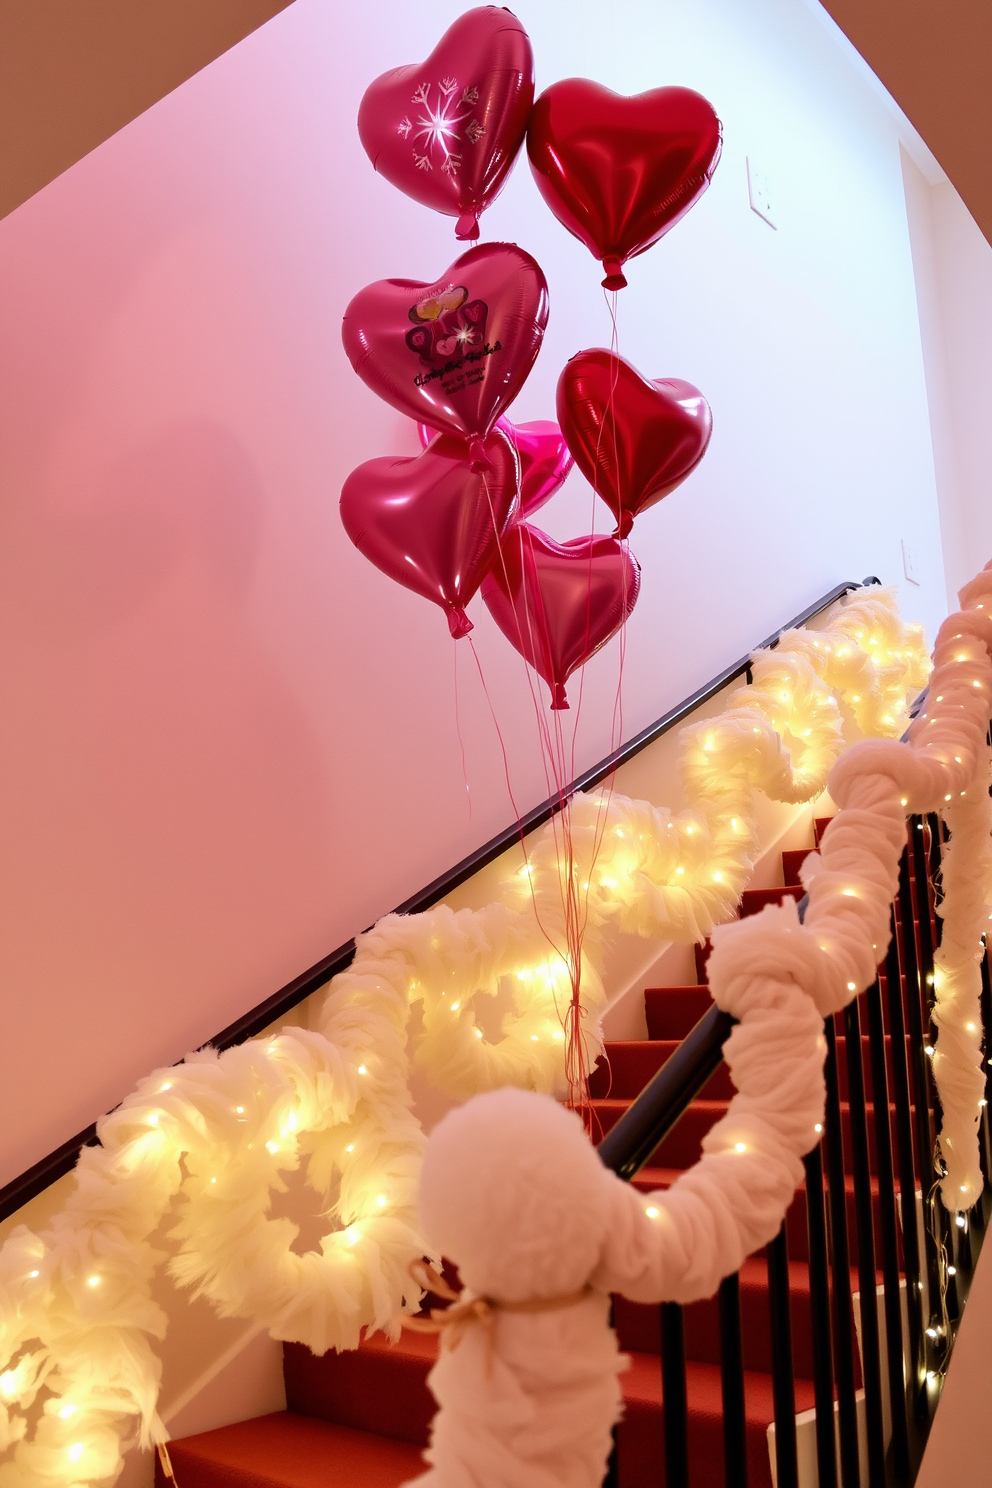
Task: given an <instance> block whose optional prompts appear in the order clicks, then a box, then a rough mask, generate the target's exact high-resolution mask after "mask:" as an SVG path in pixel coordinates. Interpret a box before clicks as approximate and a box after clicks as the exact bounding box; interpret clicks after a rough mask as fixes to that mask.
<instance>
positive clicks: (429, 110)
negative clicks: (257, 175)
mask: <svg viewBox="0 0 992 1488" xmlns="http://www.w3.org/2000/svg"><path fill="white" fill-rule="evenodd" d="M533 102H534V57H533V53H532V52H531V46H530V42H529V40H528V39H527V32H526V31H525V30H524V28H523V26H521V24H520V22H519V21H518V20H517V18H516V16H514V15H511V13H510V12H509V11H508V10H503V9H501V8H500V7H498V6H495V5H483V6H479V7H478V8H477V9H475V10H468V11H466V12H465V14H464V15H461V16H459V17H458V19H457V21H455V23H454V24H453V25H452V26H449V27H448V29H447V31H446V32H445V33H444V35H443V36H442V37H441V40H440V41H439V42H438V44H437V46H436V47H435V48H434V50H433V52H431V54H430V56H429V57H428V58H427V59H426V61H424V62H414V63H411V64H410V66H409V67H394V68H393V70H392V71H391V72H385V73H383V75H382V77H379V78H376V80H375V82H374V83H372V84H371V85H370V86H369V87H368V88H367V89H366V91H365V96H364V97H363V99H362V102H361V107H360V108H359V110H358V133H359V137H360V138H361V141H362V145H363V146H364V149H365V153H366V155H367V156H368V157H369V159H370V160H371V162H372V164H373V165H374V166H375V168H376V170H377V171H379V172H380V174H382V175H384V176H385V177H386V180H387V181H391V182H392V184H393V185H394V186H398V187H399V189H400V190H401V191H405V192H406V194H407V196H412V197H413V199H414V201H419V202H422V203H423V205H424V206H425V207H433V209H434V210H435V211H436V212H444V213H445V214H446V215H447V216H449V217H457V218H458V222H457V224H456V226H455V236H456V237H458V238H468V239H474V238H477V237H478V236H479V223H478V215H479V213H480V212H482V211H484V210H485V208H486V207H488V206H489V204H490V203H491V202H492V201H493V199H494V198H495V197H496V196H497V195H498V193H499V191H500V189H501V187H502V185H503V182H504V181H505V180H506V177H507V174H508V173H509V170H510V167H511V166H512V165H513V162H514V160H515V159H516V157H517V154H518V152H519V150H520V146H521V145H522V144H523V139H524V133H525V131H526V129H527V120H528V118H529V117H530V110H531V105H532V103H533Z"/></svg>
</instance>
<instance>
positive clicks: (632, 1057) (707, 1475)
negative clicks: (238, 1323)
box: [158, 822, 881, 1488]
mask: <svg viewBox="0 0 992 1488" xmlns="http://www.w3.org/2000/svg"><path fill="white" fill-rule="evenodd" d="M816 825H817V827H818V828H819V827H821V826H822V825H825V823H820V822H818V823H817V824H816ZM817 835H819V833H818V834H817ZM807 852H808V849H802V850H801V851H796V852H786V853H784V854H783V869H784V878H785V883H786V885H787V887H785V888H784V889H755V890H749V891H748V892H746V893H745V894H744V898H743V903H742V905H741V914H742V915H747V914H756V913H758V912H759V911H760V910H761V909H762V908H763V907H764V906H765V905H766V904H768V903H777V902H779V901H780V900H781V899H782V898H783V897H784V896H785V895H786V894H791V895H793V896H794V897H796V898H797V899H798V898H800V897H801V896H802V892H803V891H802V889H801V888H800V887H799V886H798V879H799V865H800V864H801V862H802V860H803V858H804V857H805V856H806V855H807ZM707 950H708V948H702V949H699V950H697V954H696V963H697V969H698V972H699V974H700V976H701V978H703V979H704V978H705V961H706V954H707ZM645 997H646V1013H647V1027H648V1037H647V1040H646V1041H639V1042H636V1043H613V1044H608V1045H607V1055H608V1061H609V1064H608V1067H607V1065H606V1064H605V1063H601V1064H600V1066H599V1067H598V1068H597V1069H596V1071H595V1072H594V1075H593V1079H592V1087H591V1093H592V1096H593V1097H594V1101H593V1104H594V1108H595V1111H596V1114H597V1117H598V1119H599V1122H600V1124H601V1127H602V1130H603V1131H604V1132H606V1131H607V1130H609V1128H610V1127H611V1126H612V1125H613V1123H614V1122H615V1121H616V1120H617V1119H618V1117H619V1116H620V1114H621V1113H622V1112H623V1111H624V1110H625V1109H626V1108H627V1106H628V1105H629V1104H630V1102H631V1101H632V1100H633V1099H634V1097H635V1096H637V1095H638V1094H639V1092H640V1091H641V1089H642V1088H643V1087H644V1085H645V1084H646V1083H647V1081H648V1080H649V1079H650V1078H651V1076H652V1075H653V1074H654V1073H655V1071H656V1070H657V1069H658V1068H659V1067H660V1066H661V1065H662V1064H663V1063H664V1062H665V1060H666V1059H667V1058H668V1057H669V1056H670V1055H671V1054H672V1052H673V1051H674V1050H675V1048H676V1047H677V1045H678V1043H679V1041H680V1040H681V1039H682V1038H684V1037H685V1035H686V1034H687V1033H688V1032H689V1031H690V1029H691V1028H692V1027H693V1025H694V1024H695V1023H696V1022H698V1020H699V1019H700V1018H701V1017H702V1016H703V1014H704V1013H705V1012H706V1010H707V1008H708V1007H709V1006H710V998H709V994H708V991H707V989H706V986H705V982H704V984H703V985H696V986H690V987H659V988H655V989H651V990H649V991H648V992H647V993H646V994H645ZM837 1042H838V1066H839V1069H840V1070H841V1071H842V1072H845V1073H846V1062H845V1060H844V1058H843V1051H844V1039H843V1035H842V1033H841V1035H840V1036H839V1037H838V1041H837ZM864 1044H865V1065H866V1076H868V1075H869V1074H870V1071H869V1070H868V1069H867V1064H868V1060H867V1039H865V1040H864ZM730 1095H731V1085H730V1080H729V1075H728V1072H727V1068H726V1066H725V1065H721V1066H720V1068H719V1069H718V1070H717V1071H716V1073H715V1074H714V1075H713V1076H712V1078H711V1079H710V1081H709V1082H708V1084H707V1085H706V1086H705V1087H704V1089H703V1091H702V1094H701V1096H700V1098H699V1099H697V1100H696V1101H694V1102H693V1104H692V1105H691V1106H690V1107H689V1109H688V1110H687V1111H686V1113H685V1115H684V1116H683V1117H682V1119H681V1121H680V1122H679V1123H678V1125H677V1126H676V1128H675V1129H674V1131H673V1132H672V1133H671V1134H670V1136H669V1137H667V1138H666V1139H665V1141H663V1142H662V1143H661V1145H660V1146H659V1147H658V1148H657V1149H656V1151H655V1152H654V1154H653V1155H652V1158H651V1163H650V1166H649V1167H647V1168H645V1169H643V1170H642V1172H641V1174H640V1175H639V1177H638V1178H637V1179H636V1180H635V1182H636V1185H637V1187H639V1188H641V1189H644V1190H649V1189H656V1188H664V1187H667V1186H668V1184H670V1183H671V1182H672V1181H673V1180H674V1179H675V1178H676V1177H677V1176H678V1174H679V1172H680V1171H682V1170H684V1169H685V1168H687V1167H689V1166H691V1164H692V1163H694V1162H695V1161H696V1159H697V1157H698V1156H699V1152H700V1145H699V1144H700V1141H701V1139H702V1137H703V1136H704V1134H705V1133H706V1132H707V1131H708V1130H709V1128H710V1127H711V1126H712V1124H713V1123H714V1122H715V1121H716V1120H717V1119H718V1117H719V1116H721V1115H722V1114H723V1112H724V1111H725V1110H726V1107H727V1101H728V1100H729V1098H730ZM841 1095H842V1097H843V1096H845V1095H846V1085H845V1084H843V1083H842V1087H841ZM868 1099H869V1100H870V1099H871V1086H870V1080H869V1085H868ZM843 1113H844V1119H845V1145H846V1146H849V1135H848V1131H847V1126H846V1122H847V1107H846V1105H845V1106H844V1107H843ZM868 1114H869V1129H870V1128H871V1107H869V1112H868ZM848 1156H849V1154H848ZM846 1165H847V1164H846ZM848 1185H849V1187H848V1206H849V1208H848V1230H849V1235H850V1243H851V1264H852V1266H853V1265H855V1264H856V1261H857V1243H856V1230H855V1223H854V1213H853V1191H852V1186H851V1183H850V1180H848ZM786 1227H787V1234H788V1246H789V1256H790V1265H789V1270H790V1283H791V1300H792V1308H791V1310H792V1328H793V1350H794V1362H795V1375H796V1410H797V1411H804V1410H808V1409H810V1408H811V1407H812V1405H813V1383H812V1378H813V1361H812V1341H811V1329H810V1308H809V1281H808V1272H807V1265H806V1260H807V1231H806V1207H805V1195H804V1192H803V1191H802V1190H800V1191H799V1193H797V1195H796V1197H795V1199H794V1200H793V1203H792V1206H791V1208H790V1210H789V1213H788V1216H787V1220H786ZM876 1228H877V1219H876ZM879 1280H881V1277H879ZM740 1281H741V1312H742V1320H743V1339H744V1364H745V1370H746V1375H745V1393H746V1401H747V1456H748V1470H749V1479H750V1483H751V1484H752V1485H753V1488H771V1483H772V1478H771V1471H770V1467H769V1457H768V1447H767V1440H766V1431H767V1427H768V1424H769V1422H770V1421H771V1420H772V1419H773V1416H774V1409H773V1401H772V1376H771V1341H770V1335H769V1324H768V1318H769V1307H768V1294H767V1293H768V1287H767V1268H766V1264H765V1260H764V1258H763V1257H761V1256H756V1257H752V1258H751V1259H750V1260H748V1261H747V1262H746V1263H745V1266H744V1268H743V1270H742V1272H741V1278H740ZM857 1287H858V1281H857V1275H856V1273H853V1274H852V1290H857ZM615 1318H616V1326H617V1329H618V1332H619V1335H620V1342H621V1345H622V1347H623V1348H624V1349H625V1350H626V1351H627V1352H628V1353H629V1355H630V1360H631V1363H630V1368H629V1370H628V1371H627V1373H626V1374H625V1375H624V1376H623V1389H624V1396H625V1400H626V1407H625V1414H624V1419H623V1421H622V1423H621V1425H620V1428H619V1459H620V1484H621V1488H641V1485H646V1484H649V1483H650V1484H658V1483H663V1481H664V1449H663V1437H662V1432H663V1407H662V1392H661V1369H660V1359H659V1347H660V1345H659V1315H658V1309H657V1307H642V1306H638V1305H636V1304H633V1303H630V1302H626V1301H624V1300H623V1299H620V1298H618V1299H617V1302H616V1311H615ZM685 1331H686V1354H687V1358H688V1366H687V1373H688V1378H687V1392H688V1404H689V1434H690V1436H689V1450H690V1461H691V1463H692V1478H693V1483H694V1485H698V1488H718V1485H722V1484H723V1481H724V1477H723V1438H722V1428H721V1389H720V1367H719V1364H720V1329H719V1318H718V1310H717V1302H716V1299H713V1300H712V1301H708V1302H701V1303H696V1304H694V1305H693V1306H691V1307H688V1308H686V1310H685ZM436 1347H437V1344H436V1340H435V1339H434V1338H432V1337H430V1336H424V1335H422V1334H418V1333H410V1332H405V1333H404V1334H403V1336H402V1339H401V1340H400V1342H399V1343H398V1344H396V1345H390V1344H388V1343H385V1342H384V1341H383V1339H382V1337H381V1335H380V1336H377V1337H375V1338H372V1339H370V1340H369V1341H368V1342H366V1343H364V1344H363V1345H362V1346H361V1348H359V1349H358V1350H357V1351H356V1352H353V1353H345V1354H335V1353H333V1352H331V1353H328V1354H325V1355H324V1356H323V1357H322V1358H316V1357H315V1356H314V1355H312V1354H311V1353H310V1352H309V1350H307V1349H306V1348H303V1347H301V1346H299V1345H296V1344H287V1345H286V1346H285V1348H284V1364H283V1368H284V1374H285V1381H286V1399H287V1405H288V1409H287V1410H286V1411H285V1412H280V1413H279V1414H276V1415H270V1416H263V1417H260V1418H258V1419H256V1420H251V1421H246V1422H243V1423H241V1424H238V1425H234V1426H225V1427H222V1428H220V1429H219V1430H216V1431H208V1432H204V1433H203V1434H201V1435H199V1436H193V1437H188V1438H186V1439H185V1440H183V1441H177V1442H173V1443H172V1444H171V1445H170V1452H171V1456H172V1463H173V1467H174V1469H175V1474H176V1481H177V1483H178V1485H179V1488H233V1485H235V1484H242V1485H245V1488H263V1485H264V1488H269V1485H271V1488H318V1485H320V1488H396V1485H398V1484H400V1483H402V1482H404V1481H405V1480H406V1479H408V1478H411V1477H415V1476H416V1475H417V1474H418V1472H423V1471H424V1470H425V1467H424V1464H423V1461H422V1458H421V1456H420V1451H421V1448H422V1447H423V1446H424V1445H426V1442H427V1438H428V1428H429V1424H430V1420H431V1417H432V1415H433V1410H434V1406H433V1400H432V1398H431V1396H430V1393H429V1391H428V1389H427V1385H426V1377H427V1374H428V1371H429V1369H430V1367H431V1363H432V1361H433V1359H434V1357H435V1351H436ZM859 1383H860V1382H859ZM159 1471H160V1470H159ZM158 1488H164V1485H163V1480H162V1478H161V1475H160V1476H159V1480H158Z"/></svg>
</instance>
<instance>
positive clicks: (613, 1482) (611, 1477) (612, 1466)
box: [603, 1297, 620, 1488]
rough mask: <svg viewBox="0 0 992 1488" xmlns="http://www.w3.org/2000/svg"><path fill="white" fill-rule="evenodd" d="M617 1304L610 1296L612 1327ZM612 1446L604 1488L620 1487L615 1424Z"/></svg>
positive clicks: (611, 1435)
mask: <svg viewBox="0 0 992 1488" xmlns="http://www.w3.org/2000/svg"><path fill="white" fill-rule="evenodd" d="M615 1313H616V1304H615V1302H614V1299H613V1298H612V1297H611V1298H610V1327H611V1328H612V1327H614V1326H615V1325H616V1317H615V1316H614V1314H615ZM610 1437H611V1446H610V1455H609V1457H608V1458H607V1459H606V1476H605V1477H604V1479H603V1488H620V1452H619V1448H618V1445H617V1428H616V1426H615V1425H614V1427H613V1429H612V1430H611V1432H610Z"/></svg>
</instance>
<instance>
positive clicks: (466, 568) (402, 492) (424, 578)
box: [341, 431, 519, 640]
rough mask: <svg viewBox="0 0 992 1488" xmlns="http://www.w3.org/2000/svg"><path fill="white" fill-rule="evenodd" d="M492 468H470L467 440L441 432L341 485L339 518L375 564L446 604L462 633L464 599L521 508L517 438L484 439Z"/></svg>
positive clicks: (369, 464) (466, 626) (451, 622)
mask: <svg viewBox="0 0 992 1488" xmlns="http://www.w3.org/2000/svg"><path fill="white" fill-rule="evenodd" d="M486 455H487V458H488V461H489V465H490V467H491V469H490V471H489V473H488V474H476V473H473V471H471V470H470V469H469V466H468V462H467V461H466V460H465V450H464V447H463V445H462V444H461V443H460V442H459V441H457V440H452V439H446V438H445V437H444V436H443V435H439V436H438V437H437V438H435V439H434V441H433V442H432V443H431V444H430V445H429V446H428V448H427V449H425V450H424V452H423V454H422V455H415V456H414V457H413V458H412V459H396V458H392V457H389V456H387V457H384V458H382V459H378V460H366V462H365V464H364V465H359V466H358V469H357V470H353V471H352V472H351V474H350V475H349V477H348V479H347V480H346V481H345V483H344V487H343V489H342V491H341V521H342V523H343V524H344V529H345V531H346V532H347V534H348V536H349V537H350V538H351V540H352V542H353V543H354V544H355V547H356V548H357V549H358V550H359V552H360V553H363V554H364V555H365V557H366V558H368V559H369V561H370V562H371V563H374V564H375V566H376V568H379V569H381V570H382V572H383V573H384V574H388V576H389V577H390V578H391V579H395V580H396V582H397V583H398V584H403V585H404V586H405V587H406V588H407V589H412V590H413V592H414V593H415V594H422V595H423V596H424V598H425V599H432V600H433V601H434V603H435V604H438V605H440V606H441V608H442V609H443V610H444V611H445V612H446V614H447V616H448V626H449V629H450V630H451V634H452V635H453V636H454V637H455V639H456V640H457V639H458V638H459V637H460V636H464V635H467V634H468V632H469V631H470V630H471V629H472V622H471V620H470V619H469V618H468V616H467V615H466V614H465V606H466V605H467V604H468V602H469V600H470V599H471V598H472V596H473V594H475V593H476V591H477V589H478V588H479V585H480V584H481V583H482V580H483V578H484V577H485V575H486V574H487V573H488V571H489V569H490V568H491V567H492V565H493V563H494V562H495V561H496V559H497V557H498V554H499V541H500V538H501V537H502V535H503V533H504V532H505V531H506V529H507V527H508V525H509V524H510V523H511V522H512V521H513V519H514V518H515V516H516V512H517V491H518V484H519V471H518V466H517V457H516V453H515V451H514V449H513V446H512V444H511V443H510V441H509V440H508V439H507V438H506V436H505V435H504V434H502V433H499V432H498V431H496V432H494V433H492V434H491V435H490V436H489V438H488V439H487V440H486Z"/></svg>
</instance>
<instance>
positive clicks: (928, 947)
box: [909, 816, 959, 1318]
mask: <svg viewBox="0 0 992 1488" xmlns="http://www.w3.org/2000/svg"><path fill="white" fill-rule="evenodd" d="M927 836H930V840H931V848H932V845H933V836H932V833H930V832H929V831H928V823H927V822H926V821H924V819H923V817H919V816H915V817H913V818H912V820H911V823H910V834H909V840H910V845H911V847H912V851H913V877H912V880H911V882H910V898H911V901H912V905H913V912H914V918H915V921H916V941H917V950H918V957H919V960H918V965H919V974H920V1013H921V1027H922V1028H923V1031H924V1033H926V1032H927V1031H928V1030H929V1029H930V1026H931V1023H930V1014H931V1010H932V1008H933V999H934V990H933V988H934V962H933V951H934V939H933V921H932V920H931V918H930V889H929V884H928V877H929V870H930V862H929V854H928V853H927V850H926V841H925V839H926V838H927ZM925 1067H926V1072H927V1095H928V1103H929V1106H930V1110H931V1112H932V1113H933V1130H934V1132H935V1133H936V1131H937V1130H938V1129H939V1127H940V1124H941V1107H940V1097H939V1096H938V1094H937V1085H936V1081H935V1080H934V1077H933V1066H932V1065H931V1064H929V1063H926V1062H925ZM935 1202H936V1204H937V1209H936V1214H937V1221H938V1229H939V1234H940V1239H941V1243H942V1244H943V1246H944V1251H945V1254H946V1255H947V1258H948V1262H949V1264H950V1265H951V1266H952V1267H954V1269H953V1270H952V1271H951V1272H950V1273H949V1274H947V1275H946V1276H945V1281H944V1287H945V1292H944V1300H945V1304H946V1306H947V1309H948V1312H949V1314H950V1316H951V1317H952V1318H956V1317H957V1316H958V1312H959V1309H958V1294H957V1281H956V1276H957V1268H956V1265H955V1262H956V1260H957V1259H958V1257H957V1251H958V1248H959V1247H958V1245H957V1243H956V1242H957V1240H958V1239H959V1237H958V1236H957V1235H956V1234H955V1230H956V1228H957V1226H956V1225H955V1223H954V1220H953V1219H952V1217H951V1215H950V1214H949V1212H948V1211H947V1210H946V1209H945V1208H944V1205H943V1203H942V1202H941V1201H940V1200H939V1198H937V1197H936V1195H935ZM939 1274H940V1273H939V1270H938V1277H939ZM933 1310H934V1309H933V1303H932V1302H931V1307H930V1311H931V1313H933Z"/></svg>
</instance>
